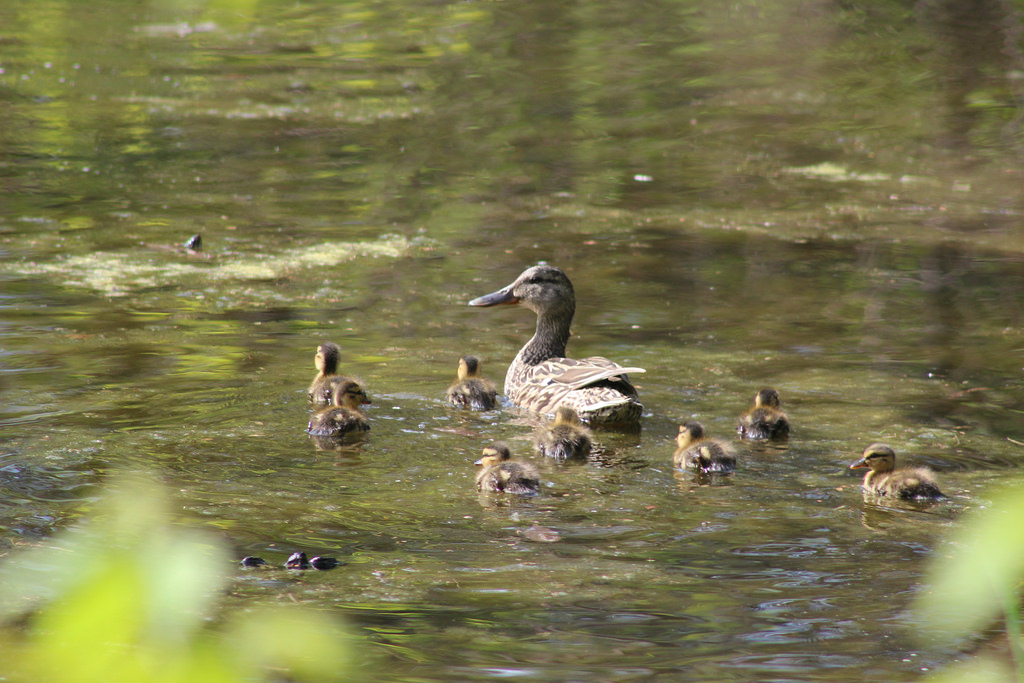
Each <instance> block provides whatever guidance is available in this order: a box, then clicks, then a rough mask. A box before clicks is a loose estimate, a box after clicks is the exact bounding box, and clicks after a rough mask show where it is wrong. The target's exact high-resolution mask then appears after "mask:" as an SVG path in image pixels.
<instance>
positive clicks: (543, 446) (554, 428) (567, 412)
mask: <svg viewBox="0 0 1024 683" xmlns="http://www.w3.org/2000/svg"><path fill="white" fill-rule="evenodd" d="M590 446H591V441H590V430H589V429H587V428H586V427H584V426H583V423H582V422H581V421H580V416H579V415H578V414H577V413H576V411H575V410H573V409H572V408H571V407H570V406H567V405H560V406H558V410H557V411H555V421H554V422H553V423H551V426H550V427H548V428H547V429H544V430H541V431H540V432H539V433H538V434H537V450H539V451H540V452H541V455H546V456H548V457H549V458H555V459H556V460H569V459H578V460H585V459H586V457H587V455H589V454H590Z"/></svg>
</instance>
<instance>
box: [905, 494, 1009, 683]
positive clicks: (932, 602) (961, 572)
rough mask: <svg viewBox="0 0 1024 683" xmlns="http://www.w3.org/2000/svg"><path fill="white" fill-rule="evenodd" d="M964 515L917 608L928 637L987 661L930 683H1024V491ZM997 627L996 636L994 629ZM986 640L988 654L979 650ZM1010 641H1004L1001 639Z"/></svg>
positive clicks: (934, 566) (927, 579)
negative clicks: (1023, 609)
mask: <svg viewBox="0 0 1024 683" xmlns="http://www.w3.org/2000/svg"><path fill="white" fill-rule="evenodd" d="M990 499H991V502H990V504H988V505H986V506H985V507H982V508H978V509H976V510H974V511H972V512H971V513H969V514H968V515H966V517H965V519H964V522H963V524H962V525H961V526H960V527H959V528H958V529H957V530H956V531H955V532H954V534H953V535H952V536H951V538H950V539H949V541H950V551H949V552H948V554H945V556H943V557H938V558H937V559H936V561H935V562H934V563H933V564H932V566H931V568H930V570H929V572H928V575H927V576H926V577H925V583H926V584H927V585H928V589H927V591H925V592H923V593H922V594H921V595H920V596H919V598H918V600H917V604H916V609H917V612H918V614H919V615H920V616H921V617H922V620H923V622H924V624H925V627H924V633H925V634H926V635H927V636H928V637H930V638H932V639H934V640H935V641H937V642H938V643H940V644H942V645H945V646H953V647H956V648H957V649H959V650H965V651H969V650H976V649H981V650H982V651H983V652H985V653H986V654H982V655H980V656H978V657H974V658H972V659H970V660H969V661H966V662H964V663H962V664H959V665H956V666H953V667H950V668H948V669H946V670H944V671H942V672H940V673H939V674H938V675H936V676H935V677H934V678H931V679H929V680H930V681H963V680H968V679H969V680H971V681H972V683H989V682H992V683H996V682H998V683H1005V682H1007V681H1024V657H1022V654H1024V642H1022V640H1021V619H1020V601H1021V591H1020V588H1021V582H1022V580H1024V483H1022V482H1016V484H1015V485H1011V486H1008V487H1006V488H1004V489H1001V490H999V491H998V492H996V493H994V494H993V495H992V496H991V497H990ZM993 627H995V628H993ZM982 632H985V633H987V634H989V635H990V636H991V635H993V634H996V637H995V638H987V639H983V640H987V641H988V644H989V645H991V647H988V648H979V647H978V643H977V641H978V640H979V639H980V638H981V634H982ZM1004 635H1005V639H1004V638H1003V636H1004Z"/></svg>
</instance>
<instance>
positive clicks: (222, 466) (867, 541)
mask: <svg viewBox="0 0 1024 683" xmlns="http://www.w3.org/2000/svg"><path fill="white" fill-rule="evenodd" d="M971 7H972V9H971V11H970V12H969V14H965V12H966V11H965V10H963V9H962V7H961V5H960V4H958V3H948V4H944V3H941V2H937V1H935V2H921V3H917V4H916V5H911V4H909V3H901V2H885V1H881V0H878V1H875V2H862V3H828V2H821V3H803V2H800V3H798V2H785V1H779V2H755V1H753V0H750V1H747V2H737V3H717V2H705V1H696V0H695V1H693V2H683V1H673V2H669V1H664V2H643V3H640V4H636V3H615V2H590V3H578V2H560V1H559V2H544V3H531V2H517V1H513V2H502V3H489V2H488V3H484V2H458V3H455V2H452V3H446V2H436V3H401V2H388V1H382V2H337V3H330V2H322V1H320V2H298V3H296V2H292V1H289V2H280V1H266V2H226V1H225V2H180V3H155V2H153V3H145V2H142V3H126V2H114V1H107V2H92V3H75V2H58V1H56V0H43V1H39V0H33V1H32V2H29V1H27V0H13V1H10V2H7V3H5V5H4V6H3V7H2V8H0V121H2V125H0V283H2V287H0V434H2V440H0V551H2V552H3V554H5V555H10V554H12V553H14V552H16V551H17V550H19V549H22V548H25V547H31V546H34V545H37V544H40V543H43V542H45V539H47V538H48V537H50V536H51V535H53V534H54V533H56V532H57V531H59V530H60V529H63V528H65V527H67V526H68V525H69V524H71V523H72V522H74V521H75V520H77V519H79V518H81V517H82V516H83V515H85V514H87V512H88V510H89V507H90V505H91V503H92V502H93V501H94V500H95V497H96V496H97V495H98V491H99V490H101V489H102V484H103V483H104V482H105V481H107V480H108V477H109V476H110V475H111V474H112V473H115V472H118V471H121V470H124V469H129V470H139V471H152V472H155V473H156V474H157V476H158V477H159V479H160V480H161V481H163V482H164V483H166V484H167V486H168V488H169V490H170V491H171V492H172V494H173V496H174V500H175V501H176V503H177V504H178V505H179V506H180V521H181V523H182V524H183V525H195V526H199V527H202V528H206V529H208V530H211V531H213V532H215V533H216V534H217V535H218V536H220V537H221V538H223V539H224V540H225V542H226V543H228V544H229V547H231V548H232V549H233V550H234V551H235V552H236V554H237V557H238V558H241V557H242V556H245V555H258V556H261V557H263V558H265V559H267V560H268V561H270V562H271V563H274V564H281V563H283V562H284V559H285V558H286V557H287V556H288V554H290V553H291V552H292V551H294V550H305V551H307V552H310V553H313V554H327V555H334V556H337V557H338V558H339V559H341V560H342V561H343V562H344V563H345V564H344V565H343V566H342V567H339V568H338V569H336V570H333V571H330V572H305V573H298V572H291V573H287V572H283V571H282V572H251V571H243V570H242V569H240V568H239V569H238V571H237V577H236V579H235V580H234V582H233V583H232V588H231V591H230V594H229V595H228V597H227V609H228V610H245V609H248V608H250V607H251V606H252V605H255V604H259V603H262V602H267V601H269V602H298V603H300V604H304V605H308V606H311V607H314V608H316V609H319V610H323V611H326V612H328V613H330V614H332V615H334V616H337V617H338V618H339V619H340V620H341V621H342V622H344V623H345V624H347V625H348V627H349V628H350V629H351V631H352V632H353V633H354V635H355V637H356V638H357V640H358V641H359V642H360V643H361V646H360V648H359V652H360V653H361V657H363V658H364V659H363V660H361V663H360V671H362V672H363V673H364V675H365V679H366V680H388V681H453V680H492V679H514V680H536V681H577V680H580V681H582V680H587V681H595V680H598V681H633V680H693V681H699V680H708V681H752V680H778V681H783V680H785V681H791V680H801V681H812V680H813V681H847V680H853V679H859V680H867V679H871V680H915V679H923V678H925V677H926V675H927V674H928V673H930V672H933V671H941V670H942V669H943V668H944V667H946V666H947V665H949V664H950V663H951V662H953V661H954V660H958V659H960V658H961V655H960V654H959V653H957V652H956V651H953V650H950V649H948V648H942V647H938V646H936V645H934V644H931V643H929V642H928V641H927V639H924V640H922V639H919V638H915V637H914V636H915V633H917V632H919V631H920V630H921V628H922V624H921V623H920V622H919V617H917V616H915V613H914V612H912V611H910V610H909V606H910V602H911V600H912V598H913V596H914V595H915V594H916V593H917V592H918V591H919V590H921V589H922V588H924V586H923V576H924V572H925V570H926V568H927V567H928V565H929V562H930V560H931V559H933V558H934V557H935V556H936V555H937V554H940V553H939V552H937V550H938V549H941V548H944V547H945V546H944V545H943V540H942V539H943V537H944V536H945V535H946V534H948V533H949V532H950V531H951V530H952V529H954V528H956V527H957V525H958V521H959V519H960V518H961V515H962V513H963V512H964V511H965V510H968V509H974V508H978V507H980V506H984V505H986V503H987V500H988V499H987V495H988V494H987V492H988V491H989V490H990V488H991V487H992V486H993V485H995V484H999V483H1003V482H1006V481H1011V480H1013V479H1014V478H1016V477H1018V476H1019V473H1020V470H1021V467H1022V464H1024V429H1022V427H1021V411H1022V410H1024V376H1022V372H1021V370H1022V367H1024V365H1022V363H1024V351H1022V349H1024V339H1022V328H1021V323H1022V320H1021V318H1022V312H1021V311H1022V306H1021V304H1022V299H1024V218H1022V216H1024V200H1022V194H1021V191H1020V188H1021V187H1024V170H1022V165H1021V153H1022V152H1024V130H1022V128H1021V126H1022V125H1024V124H1022V121H1021V111H1020V109H1019V103H1020V101H1021V100H1020V97H1021V92H1022V91H1021V87H1022V86H1021V84H1022V82H1024V81H1022V79H1021V74H1024V59H1022V57H1021V51H1020V50H1021V47H1022V45H1021V42H1020V41H1021V39H1020V35H1021V34H1020V25H1019V20H1020V18H1019V16H1017V15H1015V14H1013V13H1012V12H1011V11H1010V10H1011V9H1013V8H1016V10H1017V11H1018V12H1020V11H1022V10H1024V7H1022V6H1021V5H1020V3H1019V2H1017V3H1000V2H991V3H986V2H978V3H973V4H972V5H971ZM194 233H199V234H201V235H202V237H203V240H204V245H205V248H204V251H203V252H202V256H195V255H188V254H185V253H183V252H181V251H180V250H177V249H176V247H178V246H179V245H181V244H182V243H184V241H185V240H186V239H187V238H188V237H189V236H190V235H192V234H194ZM538 261H546V262H548V263H550V264H553V265H557V266H559V267H561V268H563V269H564V270H565V271H566V272H567V273H568V275H569V276H570V278H571V279H572V281H573V283H574V285H575V288H576V295H577V302H578V305H577V312H576V319H575V323H574V326H573V338H572V339H571V341H570V344H569V354H570V355H571V356H576V357H583V356H587V355H603V356H607V357H609V358H611V359H613V360H616V361H618V362H620V363H622V364H624V365H631V366H640V367H644V368H646V370H647V372H646V373H645V374H643V375H636V376H634V377H633V380H634V382H635V383H636V384H637V385H638V388H639V391H640V395H641V400H642V401H643V403H644V405H645V407H646V408H645V415H644V418H643V426H642V430H641V431H640V433H639V434H620V433H614V432H600V433H598V434H597V437H596V438H597V441H598V443H599V452H598V454H597V456H596V457H594V458H593V459H592V461H591V462H588V463H585V464H578V463H577V464H573V463H570V464H564V465H557V464H554V463H551V462H543V461H541V459H540V458H539V457H538V456H537V455H536V454H535V453H534V452H533V450H532V438H533V433H534V429H535V427H536V424H537V422H536V420H535V419H534V418H532V417H531V416H529V415H525V414H521V413H518V412H517V411H515V410H513V409H511V408H509V407H508V406H506V407H504V408H502V409H501V410H495V411H491V412H484V413H472V412H465V411H458V410H454V409H452V408H449V407H447V406H446V405H445V404H444V401H443V398H444V391H445V389H446V387H447V385H448V383H449V382H450V381H451V379H452V378H453V377H454V375H455V370H456V364H457V360H458V357H459V356H460V355H462V354H465V353H472V354H474V355H477V356H478V357H480V358H481V360H482V368H483V372H484V374H485V375H486V376H488V377H490V378H492V379H493V380H495V381H496V382H498V383H499V385H500V381H501V380H502V379H503V377H504V373H505V370H506V368H507V366H508V363H509V361H510V360H511V359H512V357H513V356H514V355H515V353H516V351H517V350H518V349H519V347H520V346H521V345H522V344H523V343H524V342H525V341H526V339H527V338H528V337H529V336H530V334H531V333H532V329H533V322H534V319H533V316H532V314H531V313H530V312H529V311H526V310H523V309H520V308H512V307H504V308H500V309H475V308H470V307H468V306H466V303H467V302H468V301H469V300H470V299H472V298H474V297H476V296H479V295H482V294H485V293H488V292H491V291H494V290H495V289H497V288H499V287H500V286H503V285H505V284H507V283H509V282H511V281H512V279H514V278H515V276H516V275H518V274H519V272H520V271H521V270H522V269H523V268H525V267H526V266H528V265H531V264H534V263H537V262H538ZM326 340H333V341H335V342H337V343H338V344H339V345H340V346H341V348H342V350H343V370H344V371H345V373H347V374H354V375H357V376H358V377H360V378H361V379H362V380H363V381H364V382H365V385H366V388H367V390H368V392H369V394H370V395H371V397H372V399H373V405H372V407H370V408H369V409H368V411H367V413H368V416H369V419H370V420H371V422H372V430H371V432H370V433H369V436H368V437H367V438H366V439H364V440H362V441H361V442H358V443H353V444H348V445H345V446H343V447H339V448H319V447H318V446H317V444H315V443H314V442H312V441H311V440H310V439H309V437H308V436H307V435H306V434H305V432H304V428H305V426H306V423H307V421H308V419H309V410H310V409H309V406H308V405H307V402H306V395H305V391H306V388H307V386H308V384H309V381H310V379H311V378H312V376H313V374H314V369H313V355H314V353H315V351H316V347H317V344H319V343H320V342H322V341H326ZM762 386H774V387H776V388H778V389H779V391H780V392H781V395H782V398H783V402H784V407H785V408H786V410H787V411H788V413H789V415H790V418H791V420H792V423H793V437H792V439H791V440H790V441H789V442H788V444H785V445H782V446H764V445H756V444H745V443H739V442H735V445H736V448H737V452H738V457H739V466H738V470H737V472H736V473H735V474H734V475H732V476H731V477H728V478H725V479H723V480H720V481H715V482H712V483H711V485H709V484H707V483H706V482H701V481H697V480H695V479H694V477H693V476H692V475H691V474H689V473H685V472H674V471H673V469H672V466H671V455H672V451H673V446H674V443H673V439H674V437H675V434H676V431H677V429H678V424H679V423H680V422H682V421H686V420H691V419H698V420H700V421H702V422H703V423H704V424H705V426H706V427H707V429H708V431H709V432H710V433H711V434H712V435H713V436H717V437H719V438H723V439H727V440H730V441H734V440H735V425H736V418H737V416H738V415H739V413H740V412H741V411H743V410H744V409H745V408H747V407H748V406H749V404H750V402H751V401H752V399H753V396H754V393H755V392H756V391H757V389H759V388H761V387H762ZM499 439H501V440H505V441H507V442H508V443H509V444H510V445H511V447H512V450H513V453H514V454H515V455H516V456H517V457H520V458H526V459H531V460H533V461H534V462H535V463H537V464H538V466H539V467H540V470H541V475H542V480H543V485H542V493H541V494H540V495H538V496H536V497H534V498H530V499H523V500H520V499H510V498H504V497H501V496H490V495H485V496H481V495H479V494H478V493H477V492H476V491H475V489H474V484H473V481H474V476H475V474H476V472H475V468H474V467H473V462H474V461H475V460H476V459H477V458H478V457H479V454H480V450H481V448H482V447H483V446H485V445H487V444H489V443H491V442H493V441H495V440H499ZM872 441H887V442H888V443H890V444H892V445H893V446H894V447H895V448H896V450H897V452H898V454H899V455H900V456H902V457H904V458H905V459H906V460H907V461H913V462H915V463H917V464H926V465H929V466H931V467H932V468H933V469H934V470H936V472H937V475H938V477H939V478H940V481H941V484H942V487H943V489H944V490H945V491H946V493H947V494H948V495H949V496H950V500H949V501H947V502H944V503H942V504H939V505H937V506H933V507H929V508H920V507H914V506H907V505H902V506H901V505H884V504H880V503H879V502H878V501H871V500H865V499H864V497H863V496H862V494H861V491H860V486H859V477H858V476H857V473H855V472H851V471H849V470H848V465H849V464H850V463H851V462H852V461H853V460H855V459H856V458H857V457H858V456H859V454H860V451H861V450H862V449H863V448H864V447H865V446H866V445H867V444H868V443H870V442H872ZM532 527H541V528H544V529H551V530H554V531H556V532H557V534H558V540H557V541H555V542H540V541H538V540H537V535H536V534H534V533H532V531H534V529H532ZM940 552H941V551H940Z"/></svg>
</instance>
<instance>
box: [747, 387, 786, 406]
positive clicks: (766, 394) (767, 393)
mask: <svg viewBox="0 0 1024 683" xmlns="http://www.w3.org/2000/svg"><path fill="white" fill-rule="evenodd" d="M781 404H782V401H781V399H780V398H779V392H778V391H776V390H775V389H772V388H771V387H766V388H764V389H762V390H761V391H759V392H757V396H755V397H754V407H755V408H775V409H776V410H778V409H779V406H780V405H781Z"/></svg>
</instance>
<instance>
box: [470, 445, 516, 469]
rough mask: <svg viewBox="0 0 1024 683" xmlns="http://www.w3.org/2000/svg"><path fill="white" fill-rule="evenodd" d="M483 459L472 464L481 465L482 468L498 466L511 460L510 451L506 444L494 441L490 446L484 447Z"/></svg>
mask: <svg viewBox="0 0 1024 683" xmlns="http://www.w3.org/2000/svg"><path fill="white" fill-rule="evenodd" d="M482 455H483V457H482V458H480V459H479V460H477V461H476V462H475V463H474V464H476V465H482V466H484V467H494V466H495V465H500V464H501V463H502V462H504V461H505V460H509V459H511V458H512V451H510V450H509V448H508V444H506V443H505V442H504V441H495V442H494V443H492V444H491V445H490V446H485V447H484V450H483V453H482Z"/></svg>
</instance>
